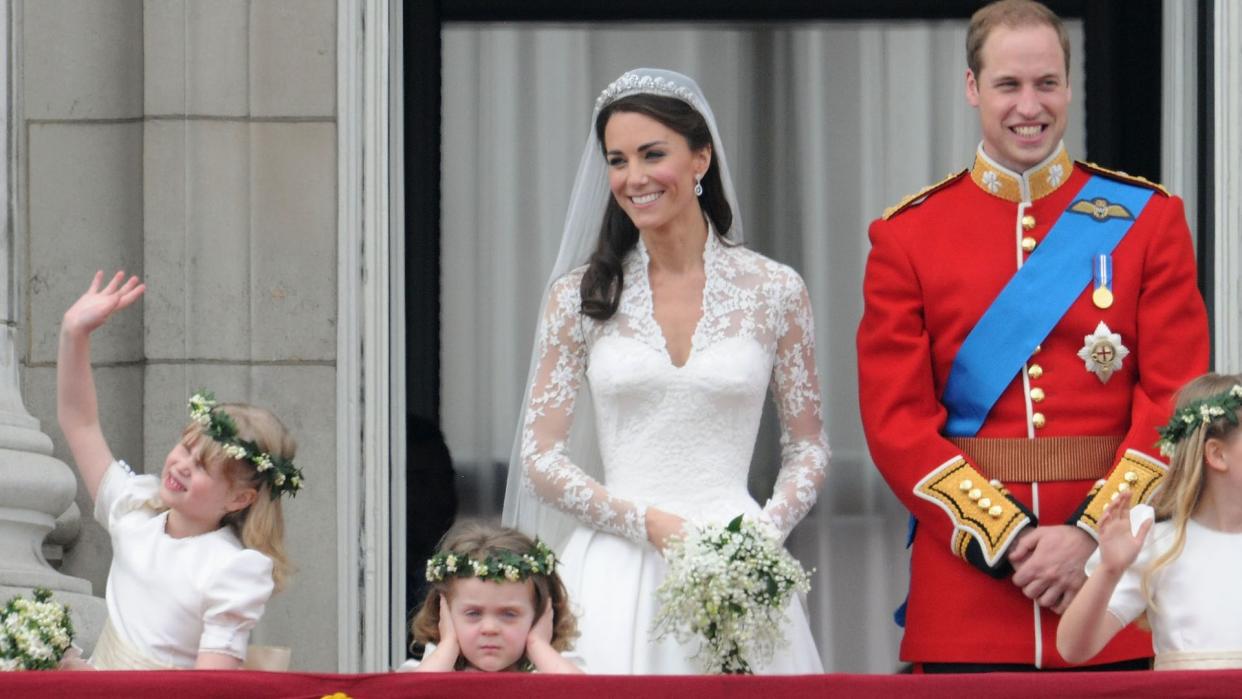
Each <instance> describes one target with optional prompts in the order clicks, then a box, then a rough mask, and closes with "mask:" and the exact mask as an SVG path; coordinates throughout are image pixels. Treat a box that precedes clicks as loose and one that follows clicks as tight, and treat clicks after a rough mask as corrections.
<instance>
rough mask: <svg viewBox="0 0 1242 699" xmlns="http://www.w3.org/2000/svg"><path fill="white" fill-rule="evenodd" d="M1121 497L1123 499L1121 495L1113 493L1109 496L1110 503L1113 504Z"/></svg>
mask: <svg viewBox="0 0 1242 699" xmlns="http://www.w3.org/2000/svg"><path fill="white" fill-rule="evenodd" d="M1119 497H1121V493H1113V494H1112V495H1110V496H1108V501H1109V502H1112V501H1113V500H1116V499H1117V498H1119Z"/></svg>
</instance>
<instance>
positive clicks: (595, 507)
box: [521, 234, 828, 543]
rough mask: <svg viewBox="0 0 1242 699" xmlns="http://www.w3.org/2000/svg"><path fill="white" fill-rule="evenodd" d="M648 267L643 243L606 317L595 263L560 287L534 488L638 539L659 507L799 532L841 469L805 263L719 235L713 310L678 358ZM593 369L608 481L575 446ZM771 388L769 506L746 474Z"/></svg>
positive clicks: (529, 444) (548, 314)
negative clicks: (581, 463)
mask: <svg viewBox="0 0 1242 699" xmlns="http://www.w3.org/2000/svg"><path fill="white" fill-rule="evenodd" d="M649 264H650V260H649V258H648V256H647V252H646V249H645V248H644V247H643V244H642V242H641V241H640V242H639V243H638V245H637V246H636V248H635V249H634V250H633V251H631V252H630V254H629V255H628V256H627V257H626V259H625V261H624V263H623V272H624V286H623V289H622V293H621V302H620V306H619V308H618V310H617V313H616V315H614V316H613V317H612V318H610V319H608V320H606V321H596V320H594V319H592V318H589V317H587V316H584V315H582V314H581V313H580V312H579V307H580V301H581V295H580V286H581V282H582V274H583V271H584V270H585V267H583V268H579V269H577V270H574V271H572V272H570V273H569V274H567V275H565V276H564V277H562V278H561V279H559V280H557V281H556V282H555V283H554V285H553V286H552V289H551V291H550V293H549V296H548V301H547V305H546V308H545V309H544V314H543V318H542V324H541V327H540V333H539V340H538V343H537V347H536V352H537V366H536V369H535V376H534V380H533V382H532V383H531V393H530V396H529V398H528V404H527V409H526V420H525V424H524V425H523V433H522V451H521V456H522V465H523V469H524V476H525V478H524V486H525V487H527V488H529V489H531V490H533V492H534V493H535V495H536V496H538V497H539V498H540V499H541V500H542V501H543V502H545V503H547V504H549V505H552V506H554V507H556V508H558V509H560V510H563V511H565V512H567V513H569V514H571V515H573V516H575V517H577V518H578V519H579V520H580V521H582V522H583V523H585V524H588V525H590V526H592V527H595V528H597V529H600V530H603V531H607V532H611V533H615V534H620V535H622V536H625V537H627V538H629V539H631V540H633V541H636V542H639V543H641V542H645V541H646V538H647V533H646V525H645V514H646V508H647V506H649V505H650V506H655V507H659V508H661V509H664V510H668V511H670V512H673V513H675V514H678V515H680V516H682V517H684V518H686V519H688V520H690V521H692V522H695V521H700V522H701V521H709V520H719V519H722V518H729V517H733V516H736V515H737V514H739V513H741V512H746V513H748V514H752V515H759V516H761V517H762V518H764V519H766V520H767V521H768V522H770V523H771V524H772V525H774V526H775V527H776V528H777V529H779V530H780V532H781V535H782V536H784V535H787V534H788V533H789V532H790V530H792V529H793V527H794V525H795V524H797V523H798V521H799V520H801V519H802V517H804V516H805V515H806V513H807V512H808V511H809V510H810V509H811V506H812V505H814V504H815V498H816V495H817V493H818V491H819V488H820V486H821V484H822V483H823V481H824V477H825V474H826V470H827V465H828V443H827V438H826V436H825V434H824V429H823V415H822V411H821V406H820V387H819V378H818V374H817V372H816V369H815V339H814V329H813V319H812V316H811V305H810V299H809V296H808V295H807V291H806V286H805V285H804V284H803V282H802V279H801V277H799V276H798V274H797V273H796V272H794V271H793V270H792V269H790V268H788V267H786V266H784V265H781V264H778V263H776V262H773V261H772V260H769V259H767V258H765V257H763V256H762V255H760V254H758V253H755V252H753V251H750V250H747V249H745V248H742V247H729V246H726V245H725V244H723V243H721V242H719V241H718V240H717V238H716V236H715V235H714V234H709V235H708V242H707V245H706V247H705V249H704V270H705V275H706V282H705V285H704V288H703V308H702V311H703V312H702V317H701V318H700V320H699V322H698V325H697V327H696V328H695V331H694V335H693V338H692V341H691V350H690V355H689V357H688V359H687V360H686V363H685V365H683V366H681V367H677V366H675V365H674V364H673V363H672V361H671V359H670V358H669V354H668V351H667V348H666V346H665V339H664V334H663V331H662V330H661V328H660V326H659V324H657V323H656V320H655V315H654V313H653V307H652V292H651V285H650V283H649V280H648V276H647V270H648V267H649ZM584 378H585V379H586V380H587V381H588V382H589V384H590V387H591V391H590V395H591V397H592V400H593V402H594V408H595V418H596V419H595V427H596V432H597V437H598V441H599V447H600V455H601V457H602V459H603V466H604V479H603V482H602V483H601V482H599V481H597V480H595V479H593V478H591V477H589V476H588V475H587V474H586V473H585V472H584V471H583V470H582V469H581V468H579V467H578V465H576V464H575V463H574V462H573V460H572V459H571V457H570V454H569V451H568V449H567V447H566V444H567V437H568V435H569V430H570V427H571V425H572V420H573V415H574V405H575V401H576V400H577V398H578V395H579V389H580V388H581V387H582V382H583V379H584ZM769 385H771V387H772V390H773V394H774V398H775V403H776V405H777V408H778V412H779V415H780V424H781V437H780V444H781V468H780V473H779V475H778V477H777V481H776V486H775V489H774V492H773V494H772V496H771V498H770V499H769V500H768V501H767V503H766V504H765V505H764V506H763V508H762V510H760V508H759V507H758V505H757V503H755V502H754V501H753V500H752V499H751V498H750V496H749V494H748V493H747V490H746V483H747V470H748V468H749V465H750V460H751V453H752V451H753V449H754V445H755V438H756V435H757V433H758V429H759V420H760V417H761V415H762V412H763V403H764V393H765V391H766V390H767V388H768V386H769Z"/></svg>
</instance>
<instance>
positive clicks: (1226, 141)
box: [1212, 0, 1242, 374]
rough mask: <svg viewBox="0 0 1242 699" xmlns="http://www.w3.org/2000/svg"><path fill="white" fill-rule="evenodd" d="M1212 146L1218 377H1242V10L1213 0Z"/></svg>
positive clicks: (1234, 4)
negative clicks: (1232, 374)
mask: <svg viewBox="0 0 1242 699" xmlns="http://www.w3.org/2000/svg"><path fill="white" fill-rule="evenodd" d="M1215 13H1216V16H1215V26H1214V27H1213V28H1212V31H1213V32H1214V37H1213V42H1214V43H1213V46H1214V47H1215V56H1214V57H1213V90H1214V95H1213V97H1214V101H1213V110H1214V114H1213V123H1214V134H1213V136H1214V138H1213V141H1214V142H1213V144H1212V150H1213V164H1214V166H1215V183H1214V184H1215V189H1214V193H1215V201H1214V202H1212V206H1213V208H1214V221H1215V230H1214V231H1212V233H1213V236H1212V240H1213V244H1214V245H1215V247H1216V249H1215V261H1216V264H1215V269H1214V270H1213V271H1214V273H1215V289H1214V290H1213V293H1214V296H1213V299H1214V301H1215V313H1214V314H1213V315H1214V316H1215V318H1214V321H1215V325H1214V327H1215V329H1216V363H1215V369H1216V371H1218V372H1225V373H1234V374H1236V373H1238V372H1242V87H1239V86H1240V85H1242V5H1240V4H1239V3H1238V2H1237V1H1236V0H1215Z"/></svg>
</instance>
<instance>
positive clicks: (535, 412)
mask: <svg viewBox="0 0 1242 699" xmlns="http://www.w3.org/2000/svg"><path fill="white" fill-rule="evenodd" d="M577 279H578V277H577V275H569V276H567V277H563V278H561V279H560V280H558V281H557V282H556V283H555V284H554V285H553V286H552V289H551V291H550V292H549V295H548V305H547V308H546V309H545V310H544V315H543V319H542V322H541V325H540V331H539V339H538V344H537V346H536V348H535V351H536V352H537V353H538V364H537V366H536V368H535V375H534V378H533V380H532V381H531V388H530V396H529V400H528V402H527V405H526V419H525V423H524V425H523V428H522V468H523V476H524V478H523V485H524V487H526V488H527V489H529V490H530V491H531V492H533V493H534V494H535V496H536V497H538V498H539V499H540V500H541V501H543V502H544V503H546V504H548V505H551V506H552V507H555V508H557V509H559V510H562V511H564V512H567V513H569V514H570V515H572V516H573V517H576V518H577V519H578V520H580V521H581V522H583V523H585V524H588V525H590V526H592V527H594V528H596V529H599V530H601V531H606V532H609V533H612V534H618V535H620V536H624V537H626V538H627V539H630V540H632V541H635V542H637V543H644V542H646V540H647V527H646V510H645V508H644V507H643V506H641V505H639V504H637V503H634V502H631V501H628V500H623V499H621V498H616V497H613V496H612V495H611V494H610V493H609V492H608V489H607V488H605V487H604V486H603V485H601V484H600V483H599V482H598V481H596V480H594V479H592V478H591V477H590V476H588V475H587V474H586V473H584V472H583V471H582V469H581V468H579V467H578V466H577V465H575V464H574V463H573V462H572V461H571V460H570V458H569V453H568V449H567V447H566V442H567V440H568V437H569V429H570V426H571V425H572V424H573V412H574V402H575V400H576V399H577V397H578V390H579V388H581V386H582V380H583V376H584V373H585V369H586V367H585V364H586V351H587V347H586V341H585V336H584V334H583V329H582V323H581V322H580V316H579V313H578V302H577V301H578V289H577V285H576V284H575V281H576V280H577Z"/></svg>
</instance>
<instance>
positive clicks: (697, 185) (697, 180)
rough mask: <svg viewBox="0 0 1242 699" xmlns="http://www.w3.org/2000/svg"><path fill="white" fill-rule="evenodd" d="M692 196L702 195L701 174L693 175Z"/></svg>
mask: <svg viewBox="0 0 1242 699" xmlns="http://www.w3.org/2000/svg"><path fill="white" fill-rule="evenodd" d="M694 196H696V197H701V196H703V176H702V175H695V176H694Z"/></svg>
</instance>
